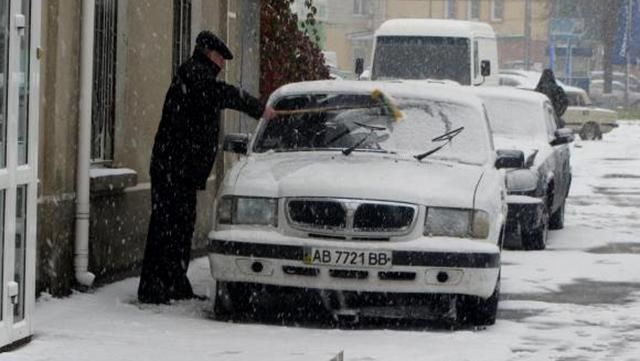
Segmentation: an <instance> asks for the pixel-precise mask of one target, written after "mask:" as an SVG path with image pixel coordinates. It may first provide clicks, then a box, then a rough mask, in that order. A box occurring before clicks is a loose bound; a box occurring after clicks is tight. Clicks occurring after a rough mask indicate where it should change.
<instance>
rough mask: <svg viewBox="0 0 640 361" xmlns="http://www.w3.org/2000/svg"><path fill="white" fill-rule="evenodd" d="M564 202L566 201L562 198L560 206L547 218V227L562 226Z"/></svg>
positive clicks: (561, 227) (555, 227) (559, 227)
mask: <svg viewBox="0 0 640 361" xmlns="http://www.w3.org/2000/svg"><path fill="white" fill-rule="evenodd" d="M566 203H567V201H566V200H564V201H563V202H562V205H561V206H560V208H558V210H556V211H555V212H553V214H551V217H550V218H549V229H554V230H556V229H563V228H564V209H565V205H566Z"/></svg>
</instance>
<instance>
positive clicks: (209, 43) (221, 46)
mask: <svg viewBox="0 0 640 361" xmlns="http://www.w3.org/2000/svg"><path fill="white" fill-rule="evenodd" d="M196 48H199V49H209V50H215V51H217V52H218V53H220V55H222V57H223V58H225V59H227V60H231V59H233V54H231V50H229V48H228V47H227V44H225V43H224V41H222V40H220V38H218V37H217V36H216V35H215V34H214V33H212V32H210V31H209V30H203V31H201V32H200V34H198V37H196Z"/></svg>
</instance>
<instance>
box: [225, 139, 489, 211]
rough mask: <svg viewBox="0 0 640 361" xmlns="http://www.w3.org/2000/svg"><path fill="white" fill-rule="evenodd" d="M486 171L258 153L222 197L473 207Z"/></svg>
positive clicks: (402, 160)
mask: <svg viewBox="0 0 640 361" xmlns="http://www.w3.org/2000/svg"><path fill="white" fill-rule="evenodd" d="M483 171H484V168H483V167H482V166H477V165H467V164H458V163H450V162H444V161H434V160H424V161H423V162H422V163H420V162H418V161H417V160H415V159H413V158H409V157H401V156H394V155H389V154H385V155H382V154H365V153H359V152H355V153H352V154H351V155H349V156H344V155H342V154H340V153H337V152H295V153H267V154H257V155H256V154H254V155H252V156H249V157H247V158H245V159H243V160H242V161H241V162H240V163H239V164H237V165H236V167H234V170H233V171H232V172H231V173H230V174H229V177H228V178H227V180H226V181H225V189H224V190H223V193H233V194H237V195H247V196H249V195H250V196H262V197H274V198H281V197H337V198H358V199H375V200H385V201H397V202H407V203H417V204H425V205H432V206H447V207H464V208H471V207H473V196H474V191H475V188H476V184H477V183H478V181H479V179H480V176H481V175H482V173H483Z"/></svg>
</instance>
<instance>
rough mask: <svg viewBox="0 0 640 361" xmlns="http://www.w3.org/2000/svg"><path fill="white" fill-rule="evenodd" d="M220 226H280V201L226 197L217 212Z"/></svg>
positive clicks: (221, 199)
mask: <svg viewBox="0 0 640 361" xmlns="http://www.w3.org/2000/svg"><path fill="white" fill-rule="evenodd" d="M216 216H217V219H218V224H255V225H270V226H274V227H277V226H278V200H277V199H274V198H257V197H236V196H224V197H222V198H220V200H219V202H218V209H217V211H216Z"/></svg>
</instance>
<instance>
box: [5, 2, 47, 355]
mask: <svg viewBox="0 0 640 361" xmlns="http://www.w3.org/2000/svg"><path fill="white" fill-rule="evenodd" d="M8 1H9V37H8V39H9V51H8V55H7V61H8V71H7V72H8V74H9V77H8V82H7V98H6V101H7V119H6V123H7V134H6V149H7V152H6V156H7V161H6V169H3V170H2V172H1V173H0V190H4V191H5V204H4V217H5V219H4V225H5V228H4V249H3V260H2V265H3V280H2V297H1V302H0V303H1V306H2V316H3V318H2V321H0V347H5V346H7V345H10V344H12V343H16V342H18V341H21V340H25V339H28V338H29V337H30V336H31V334H32V332H33V330H32V317H33V309H34V305H35V284H36V282H35V279H36V274H35V273H36V272H35V271H36V267H35V261H36V255H35V253H36V229H37V206H38V202H37V197H38V189H37V188H38V145H39V110H40V106H39V103H40V101H39V100H40V60H39V56H40V39H41V34H40V33H41V16H42V15H41V13H42V1H41V0H8ZM23 1H24V2H27V4H28V5H30V15H29V18H28V21H29V23H28V24H21V22H22V23H24V21H20V17H19V16H18V15H19V14H21V6H22V4H23ZM22 19H23V20H24V17H23V18H22ZM21 25H24V26H25V27H29V36H30V39H29V48H28V53H27V55H28V57H29V58H28V65H29V68H28V70H27V71H28V74H29V77H28V79H29V84H28V89H29V92H28V103H27V109H28V112H27V114H28V117H27V142H26V146H27V152H26V156H27V162H26V164H25V165H18V117H19V88H20V84H21V83H22V82H23V81H24V80H23V79H24V76H23V75H21V73H20V61H21V53H20V36H21V35H20V29H19V28H20V26H21ZM23 31H24V30H23ZM0 56H4V55H3V54H0ZM19 186H26V187H27V192H26V204H27V206H26V214H25V216H26V228H25V238H24V245H23V247H24V251H25V258H24V262H25V265H24V275H23V279H24V282H23V283H24V285H22V287H24V297H23V298H22V299H21V301H22V302H23V303H24V318H23V319H22V320H20V321H19V322H14V307H13V306H14V305H13V303H12V300H11V297H10V295H9V288H10V284H11V283H13V281H14V277H15V257H16V250H15V237H16V230H17V225H16V202H17V189H18V187H19ZM18 293H19V294H20V292H18ZM18 297H19V296H18Z"/></svg>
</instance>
